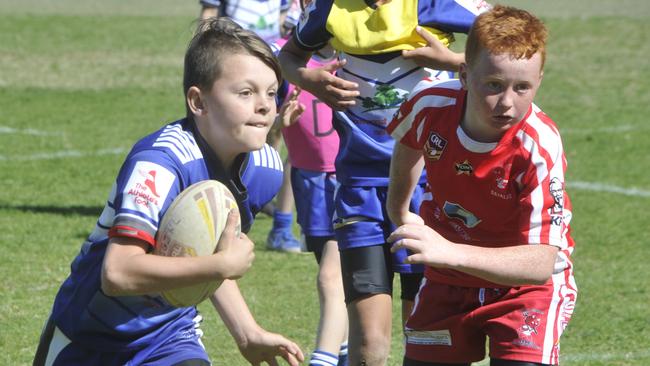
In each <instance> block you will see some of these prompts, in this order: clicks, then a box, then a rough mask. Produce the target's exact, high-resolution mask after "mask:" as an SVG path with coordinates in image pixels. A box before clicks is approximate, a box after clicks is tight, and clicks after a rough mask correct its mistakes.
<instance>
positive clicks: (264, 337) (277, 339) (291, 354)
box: [210, 280, 305, 366]
mask: <svg viewBox="0 0 650 366" xmlns="http://www.w3.org/2000/svg"><path fill="white" fill-rule="evenodd" d="M210 300H211V301H212V305H214V308H215V309H216V310H217V312H218V313H219V315H220V316H221V319H222V320H223V322H224V324H225V325H226V327H227V328H228V331H230V334H231V335H232V336H233V338H234V339H235V342H236V343H237V346H238V347H239V351H240V352H241V354H242V355H243V356H244V358H246V360H248V362H250V363H251V365H260V364H261V363H262V362H266V363H268V364H269V365H277V364H278V363H277V360H276V357H278V356H280V357H282V358H284V359H285V360H286V361H287V363H289V365H291V366H297V365H298V364H299V363H301V362H303V361H304V359H305V356H304V355H303V353H302V351H301V350H300V347H298V345H296V344H295V343H294V342H292V341H290V340H288V339H286V338H285V337H283V336H281V335H279V334H276V333H271V332H268V331H266V330H264V329H263V328H261V327H260V326H259V325H258V324H257V322H256V321H255V319H254V318H253V315H252V314H251V312H250V310H249V309H248V305H246V301H245V300H244V298H243V296H242V294H241V292H240V291H239V287H238V286H237V282H235V281H231V280H226V281H224V282H223V283H222V284H221V286H219V288H218V289H217V291H215V293H214V295H212V296H211V297H210Z"/></svg>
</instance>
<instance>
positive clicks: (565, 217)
mask: <svg viewBox="0 0 650 366" xmlns="http://www.w3.org/2000/svg"><path fill="white" fill-rule="evenodd" d="M465 97H466V92H465V91H464V90H462V89H461V85H460V82H459V81H458V80H450V81H444V82H434V81H428V80H425V81H422V82H421V83H420V84H418V86H417V87H416V88H415V89H414V91H413V92H412V93H411V97H410V98H409V99H408V100H407V101H406V102H404V103H403V104H402V106H401V107H400V109H399V112H398V113H397V114H396V115H395V117H394V118H393V120H392V122H391V123H390V125H389V127H388V130H389V132H390V133H391V135H392V136H393V137H394V138H395V140H396V141H400V142H401V143H403V144H405V145H406V146H409V147H411V148H414V149H419V150H422V153H423V155H424V160H425V168H426V175H427V183H428V186H429V188H428V192H427V194H426V195H425V197H424V201H423V203H422V206H421V210H420V215H421V216H422V217H423V219H424V220H425V222H426V223H427V225H429V226H431V227H432V228H433V229H435V230H436V231H437V232H438V233H440V234H441V235H443V236H444V237H445V238H447V239H448V240H450V241H452V242H456V243H464V244H471V245H476V246H482V247H505V246H513V245H520V244H545V245H554V246H557V247H558V248H560V252H559V257H558V260H557V261H556V268H555V273H559V272H562V271H565V270H566V271H567V273H568V271H570V268H571V261H570V255H571V252H572V251H573V247H574V242H573V240H572V239H571V236H570V229H569V222H570V221H571V202H570V201H569V197H568V196H567V194H566V192H565V190H564V172H565V170H566V158H565V156H564V151H563V148H562V141H561V139H560V135H559V132H558V130H557V127H556V126H555V124H554V123H553V121H552V120H551V119H550V118H549V117H548V116H547V115H546V114H544V112H542V111H541V110H540V109H539V108H538V107H537V106H536V105H534V104H533V105H531V106H530V108H529V110H528V113H527V114H526V116H525V117H524V118H523V120H522V121H520V122H519V123H517V124H516V125H514V126H513V127H512V128H510V129H509V130H508V131H507V132H506V133H505V134H504V135H503V136H502V138H501V140H500V141H499V142H496V143H482V142H478V141H475V140H472V139H471V138H470V137H469V136H467V135H466V134H465V132H464V131H463V129H462V128H461V126H460V121H461V118H462V116H463V112H464V108H465ZM426 276H427V278H429V279H430V280H432V281H436V282H442V283H448V284H451V285H459V286H466V287H501V286H499V285H496V284H493V283H490V282H488V281H485V280H482V279H479V278H476V277H473V276H470V275H467V274H465V273H461V272H458V271H454V270H446V269H433V268H427V272H426Z"/></svg>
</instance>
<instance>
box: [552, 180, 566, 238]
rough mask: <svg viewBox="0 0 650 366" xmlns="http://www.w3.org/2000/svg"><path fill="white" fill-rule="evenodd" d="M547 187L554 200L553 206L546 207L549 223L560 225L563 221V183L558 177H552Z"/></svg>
mask: <svg viewBox="0 0 650 366" xmlns="http://www.w3.org/2000/svg"><path fill="white" fill-rule="evenodd" d="M548 189H549V193H550V194H551V196H552V197H553V201H554V202H553V206H551V207H550V208H549V209H548V214H549V215H550V216H551V224H553V225H557V226H560V225H562V223H563V222H564V184H563V183H562V181H561V180H560V179H559V178H558V177H553V178H551V182H550V183H549V186H548Z"/></svg>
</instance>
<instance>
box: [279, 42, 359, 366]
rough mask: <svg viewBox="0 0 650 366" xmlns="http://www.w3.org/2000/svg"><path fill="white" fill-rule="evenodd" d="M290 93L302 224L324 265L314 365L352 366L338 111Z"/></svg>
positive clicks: (287, 119) (320, 57)
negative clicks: (338, 221) (339, 220)
mask: <svg viewBox="0 0 650 366" xmlns="http://www.w3.org/2000/svg"><path fill="white" fill-rule="evenodd" d="M334 59H335V54H334V52H333V50H332V49H331V48H328V49H323V50H320V51H319V52H316V53H315V54H314V56H313V57H312V59H311V60H309V63H308V65H307V66H308V67H322V66H323V65H324V64H326V63H329V62H332V61H334ZM287 93H288V94H289V96H290V98H288V103H289V104H293V106H292V108H291V109H290V110H292V111H295V110H296V108H300V112H301V115H300V117H299V118H294V119H292V118H291V114H289V113H283V112H284V111H286V110H287V109H289V108H287V109H284V108H283V109H282V111H281V112H280V114H281V116H284V121H283V126H284V127H285V128H283V129H282V135H283V136H284V141H285V144H286V146H287V150H288V153H289V161H290V162H291V166H292V168H291V186H292V187H293V191H294V197H295V201H296V213H297V216H298V224H300V227H301V229H302V233H303V236H304V240H305V243H306V246H307V250H309V251H311V252H313V253H314V255H315V256H316V261H317V262H318V265H319V270H318V277H317V289H318V294H319V300H320V321H319V324H318V333H317V336H316V349H315V350H314V352H313V353H312V356H311V362H310V365H313V366H330V365H333V366H336V365H339V366H344V365H347V326H348V324H347V313H346V309H345V299H344V295H343V282H342V279H341V264H340V258H339V249H338V246H337V243H336V240H335V238H334V228H333V226H332V219H333V215H334V192H335V189H336V184H337V183H336V174H335V168H334V159H335V158H336V153H337V151H338V148H339V137H338V134H337V133H336V131H335V130H334V127H333V126H332V110H331V109H330V108H329V107H328V106H327V105H325V104H324V103H322V102H321V101H319V100H318V99H316V98H315V97H314V96H313V95H311V94H309V93H308V92H304V91H303V92H300V91H299V90H298V89H295V88H294V87H293V86H291V87H290V88H289V89H288V90H287Z"/></svg>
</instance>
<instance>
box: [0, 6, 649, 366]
mask: <svg viewBox="0 0 650 366" xmlns="http://www.w3.org/2000/svg"><path fill="white" fill-rule="evenodd" d="M506 3H510V4H516V5H518V6H522V7H525V8H529V9H531V10H534V11H535V12H537V14H539V15H540V16H541V17H542V18H543V19H544V20H545V21H546V22H547V24H548V26H549V29H550V34H551V36H550V43H549V47H548V52H549V54H548V60H547V66H546V71H545V77H544V82H543V85H542V89H541V90H540V93H539V96H538V98H537V104H538V105H540V106H541V107H542V108H543V109H544V111H545V112H547V113H548V114H549V115H550V116H551V117H552V118H553V119H554V120H555V121H556V122H557V123H558V125H559V127H560V130H561V132H562V134H563V138H564V145H565V150H566V153H567V158H568V160H569V171H568V189H569V193H570V194H571V198H572V201H573V205H574V219H573V222H572V226H573V235H574V237H575V239H576V242H577V246H576V251H575V254H574V262H575V265H576V277H577V281H578V286H579V289H580V292H579V297H578V303H577V307H576V311H575V315H574V317H573V320H572V322H571V324H570V325H569V327H568V329H567V331H566V333H565V335H564V337H563V338H562V357H563V360H564V362H563V364H564V365H589V366H591V365H645V364H648V363H649V362H650V352H649V351H648V341H647V340H648V339H650V310H648V304H650V294H649V293H648V290H649V289H648V287H649V286H648V278H649V277H650V267H649V266H648V265H647V261H648V258H650V248H649V246H648V243H649V242H650V234H648V231H647V219H648V214H647V207H648V205H649V204H650V197H649V193H648V192H650V174H648V172H649V171H650V154H649V152H650V151H649V148H648V146H650V133H648V132H649V129H650V128H649V127H648V124H647V122H646V119H647V110H648V105H650V66H649V63H648V62H647V60H648V58H649V57H650V43H649V42H648V35H649V34H650V25H649V24H650V22H649V20H650V5H649V4H650V3H648V2H646V1H644V0H636V1H635V0H626V1H617V2H610V1H605V0H594V1H588V0H577V1H562V2H560V1H559V0H549V1H543V2H542V1H532V0H527V1H524V0H519V1H515V0H512V1H506ZM181 4H182V5H181ZM198 10H199V9H198V4H196V3H193V2H189V3H188V2H178V1H175V0H166V1H156V2H153V1H143V0H138V1H129V2H121V1H115V0H113V1H101V2H100V1H98V0H93V1H87V2H78V1H72V0H59V1H51V0H50V1H46V0H41V1H37V0H29V1H21V2H9V1H7V0H0V111H2V117H3V119H2V121H0V182H1V183H2V190H0V229H1V230H2V231H1V232H2V234H1V235H0V248H2V249H3V251H4V255H2V257H1V258H0V276H1V278H3V281H2V282H0V348H1V349H2V350H4V352H3V353H2V355H0V364H3V365H24V364H28V363H30V362H31V357H32V355H33V352H34V349H35V347H36V344H37V341H38V337H39V334H40V330H41V327H42V326H43V323H44V321H45V319H46V318H47V316H48V312H49V310H50V307H51V304H52V299H53V297H54V295H55V293H56V290H57V289H58V286H59V285H60V283H61V281H63V279H64V278H65V277H66V276H67V274H68V271H69V263H70V261H71V260H72V258H73V257H74V256H75V255H76V253H77V252H78V250H79V246H80V244H81V242H82V241H83V239H84V238H85V236H86V235H87V234H88V233H89V232H90V230H91V229H92V228H93V225H94V223H95V220H96V219H97V215H98V214H99V212H100V211H101V209H102V207H103V204H104V201H105V199H106V196H107V194H108V191H109V189H110V186H111V184H112V182H113V180H114V178H115V174H116V172H117V169H119V167H120V164H121V162H122V159H123V158H124V155H125V154H126V151H127V150H128V149H129V148H130V146H131V144H132V143H133V142H135V141H136V140H137V139H138V138H139V137H141V136H143V135H145V134H147V133H149V132H151V131H153V130H154V129H156V128H158V127H159V126H161V125H162V124H163V123H165V122H168V121H171V120H174V119H176V118H178V117H180V116H182V115H183V113H184V106H183V102H182V91H181V74H182V57H183V52H184V50H185V46H186V43H187V41H188V40H189V37H190V36H191V32H192V29H193V27H194V25H193V17H194V16H195V15H196V14H198ZM459 38H462V37H459ZM57 154H58V156H60V157H58V158H57V157H56V156H57ZM572 182H574V184H573V185H572ZM598 184H600V186H599V185H598ZM609 186H614V187H619V188H623V189H630V190H631V189H636V191H633V192H637V194H636V195H625V194H620V193H614V192H608V191H607V190H606V189H605V190H603V189H602V187H605V188H607V187H609ZM589 187H593V189H589ZM598 187H601V189H599V188H598ZM269 226H270V219H268V218H266V217H264V216H261V217H260V219H259V220H258V221H257V222H256V224H255V227H254V229H253V232H252V234H251V235H252V237H253V239H254V240H255V242H256V245H257V257H256V261H255V264H254V266H253V268H252V270H251V271H250V272H249V273H248V274H247V275H246V276H245V277H244V278H243V279H242V280H241V288H242V291H243V293H244V296H245V297H246V299H247V300H248V303H249V306H250V308H251V309H252V311H253V313H254V314H255V315H256V318H257V320H258V322H259V323H260V324H261V325H262V326H264V327H266V328H267V329H270V330H273V331H277V332H280V333H283V334H286V335H287V336H289V337H291V338H293V339H295V340H296V341H297V342H298V343H299V344H300V346H301V347H302V348H303V350H304V351H305V352H306V353H307V352H309V351H310V350H311V349H312V348H313V344H314V336H315V329H316V324H317V316H318V302H317V295H316V291H315V279H314V276H315V273H316V269H317V267H316V264H315V261H314V259H313V257H312V256H311V255H294V256H288V255H283V254H280V253H273V252H268V251H266V250H265V249H264V245H263V243H264V239H265V235H266V233H267V231H268V229H269ZM200 308H201V309H202V310H203V312H204V315H205V322H204V331H205V333H206V335H205V339H204V340H205V343H206V347H207V348H208V351H209V353H210V355H211V357H212V359H213V361H214V363H215V364H221V365H244V364H245V362H244V361H243V359H242V358H241V357H240V356H239V353H238V351H237V349H236V347H235V345H234V343H233V341H232V339H231V338H230V337H229V335H228V332H227V330H226V329H225V327H224V326H223V324H222V323H221V322H220V320H219V318H218V317H217V316H216V314H215V313H214V312H213V311H211V310H210V309H209V308H208V306H207V305H205V304H204V305H201V307H200ZM395 315H396V316H397V311H395ZM394 323H395V324H397V323H398V322H397V317H395V320H394ZM401 355H402V345H401V336H400V332H399V328H398V327H397V325H396V326H395V327H394V337H393V346H392V354H391V359H390V362H389V364H390V365H399V364H400V359H401ZM481 364H485V363H481Z"/></svg>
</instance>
